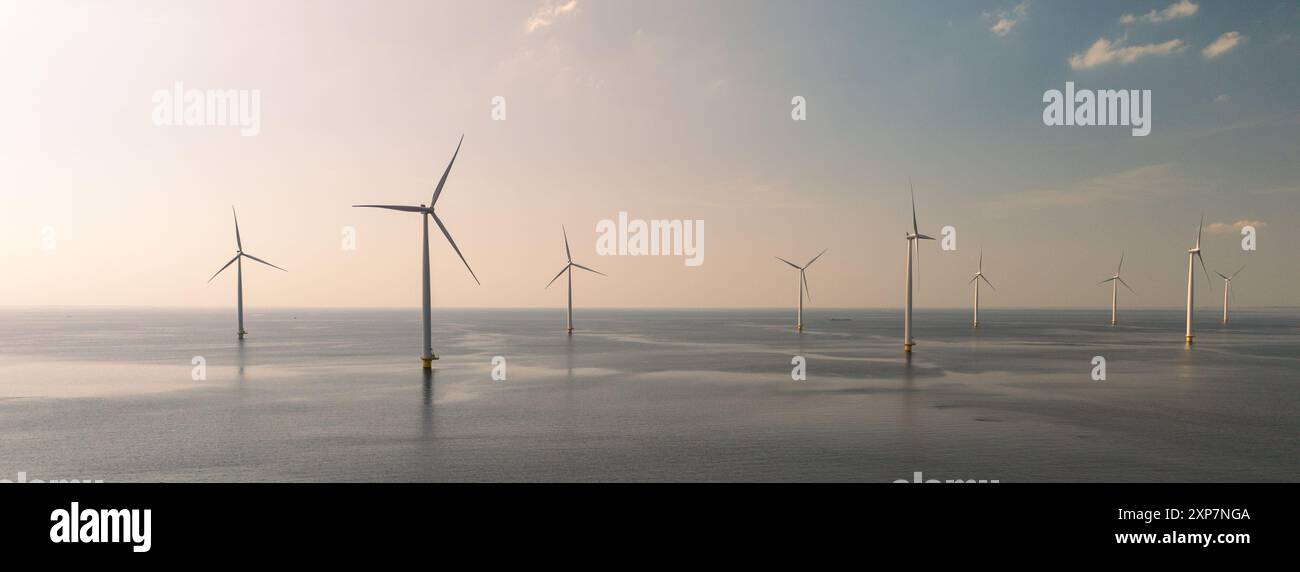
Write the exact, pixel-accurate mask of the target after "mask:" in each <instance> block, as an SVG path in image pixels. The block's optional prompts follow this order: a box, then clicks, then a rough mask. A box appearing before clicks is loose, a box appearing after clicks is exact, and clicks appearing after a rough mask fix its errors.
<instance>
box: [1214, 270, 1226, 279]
mask: <svg viewBox="0 0 1300 572" xmlns="http://www.w3.org/2000/svg"><path fill="white" fill-rule="evenodd" d="M1214 273H1215V274H1218V275H1219V278H1222V279H1224V280H1229V278H1228V277H1227V276H1224V274H1223V273H1222V272H1219V271H1218V270H1215V271H1214Z"/></svg>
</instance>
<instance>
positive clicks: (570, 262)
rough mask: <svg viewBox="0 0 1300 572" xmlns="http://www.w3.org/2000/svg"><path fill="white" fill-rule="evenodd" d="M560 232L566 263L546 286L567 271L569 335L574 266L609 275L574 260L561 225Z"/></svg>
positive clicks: (571, 324)
mask: <svg viewBox="0 0 1300 572" xmlns="http://www.w3.org/2000/svg"><path fill="white" fill-rule="evenodd" d="M560 232H562V233H564V257H565V258H566V259H568V263H566V264H565V265H564V268H561V269H560V273H559V274H556V275H555V278H552V279H551V281H550V282H547V283H546V287H547V288H550V287H551V284H554V283H555V281H556V280H559V279H560V276H561V275H562V274H564V273H565V272H568V273H569V319H568V322H567V323H568V332H569V335H573V269H574V268H575V267H576V268H581V269H583V270H586V271H587V272H595V273H596V274H599V275H601V276H609V275H608V274H605V273H604V272H601V271H599V270H592V269H590V268H587V267H586V266H583V265H581V264H578V263H577V262H574V261H573V254H571V253H570V252H569V232H568V231H567V230H564V227H563V226H561V227H560Z"/></svg>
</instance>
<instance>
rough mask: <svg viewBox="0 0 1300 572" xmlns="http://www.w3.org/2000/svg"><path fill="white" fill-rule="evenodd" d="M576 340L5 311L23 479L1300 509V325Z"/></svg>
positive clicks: (666, 314) (509, 331)
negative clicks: (1121, 485)
mask: <svg viewBox="0 0 1300 572" xmlns="http://www.w3.org/2000/svg"><path fill="white" fill-rule="evenodd" d="M1121 310H1122V309H1121ZM574 318H575V324H574V325H575V328H576V330H575V332H574V333H573V335H567V334H566V332H565V312H564V309H563V308H557V309H531V310H516V309H501V310H436V311H435V313H434V316H433V324H434V325H433V327H434V331H433V346H434V351H435V352H436V353H437V354H438V355H439V357H440V359H439V360H437V361H435V362H434V364H435V365H434V368H433V369H432V370H429V371H425V370H423V369H422V368H421V366H420V361H419V355H420V343H421V333H420V331H421V330H420V313H419V310H417V309H384V310H375V309H355V310H321V309H249V310H248V311H247V313H246V316H245V322H246V323H245V328H246V329H247V330H248V337H247V338H246V339H244V340H243V341H242V342H241V341H239V340H237V339H236V335H235V330H236V324H235V315H234V312H233V310H227V309H219V310H218V309H194V310H180V309H111V308H22V309H20V308H8V309H0V479H5V480H11V481H18V480H20V479H21V480H26V481H32V480H47V481H48V480H71V479H77V480H103V481H105V482H141V481H142V482H247V481H274V482H281V481H291V482H305V481H327V482H428V481H437V482H444V481H455V482H464V481H472V482H479V481H490V482H571V481H581V482H682V481H687V482H700V481H704V482H719V481H720V482H736V481H761V482H879V483H886V482H895V481H899V480H905V481H917V480H930V479H938V480H952V479H962V480H978V481H989V482H992V481H997V482H1000V483H1010V482H1198V481H1226V482H1297V481H1300V415H1297V413H1298V412H1300V330H1298V329H1297V328H1298V326H1300V311H1297V310H1296V309H1261V310H1236V311H1235V312H1234V314H1233V316H1232V320H1231V322H1230V323H1229V324H1227V325H1223V324H1220V323H1219V322H1220V320H1219V314H1218V312H1217V311H1214V310H1212V309H1209V308H1207V309H1205V311H1202V312H1199V313H1198V317H1197V323H1196V328H1197V336H1196V338H1195V340H1196V343H1195V344H1194V345H1192V346H1190V347H1188V346H1187V345H1186V344H1184V339H1183V313H1182V310H1181V309H1167V310H1126V311H1121V313H1120V323H1119V324H1118V325H1115V326H1111V325H1109V318H1110V313H1109V308H1104V309H1097V310H1038V309H1035V310H999V309H983V310H982V311H981V313H980V319H981V323H980V327H979V328H978V329H975V328H972V327H971V324H970V314H969V310H956V309H953V310H931V309H919V310H917V311H916V315H915V322H914V335H915V338H916V341H917V345H916V347H915V351H914V352H913V353H912V354H911V355H910V356H908V355H905V354H904V352H903V344H902V313H901V311H899V310H863V309H844V310H836V309H811V310H807V311H805V318H804V321H805V328H804V330H803V331H802V332H800V331H797V330H796V329H795V327H794V326H795V323H794V322H795V315H794V312H793V310H771V309H753V310H741V309H737V310H618V309H581V308H579V309H576V310H575V316H574ZM973 486H978V485H973Z"/></svg>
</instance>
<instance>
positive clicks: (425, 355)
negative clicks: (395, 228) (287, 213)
mask: <svg viewBox="0 0 1300 572" xmlns="http://www.w3.org/2000/svg"><path fill="white" fill-rule="evenodd" d="M464 141H465V136H464V135H461V136H460V142H457V143H456V152H455V153H452V155H451V161H450V162H449V163H447V170H445V171H443V172H442V179H439V180H438V187H437V188H436V189H434V190H433V198H431V199H429V205H428V206H427V207H426V206H425V205H423V204H421V205H420V206H407V205H352V206H353V207H357V208H375V209H389V210H394V211H402V212H412V213H420V220H421V221H423V222H424V239H423V240H421V241H420V243H421V244H422V245H423V246H424V259H423V260H424V300H423V302H424V349H423V352H422V353H421V354H420V362H421V363H422V364H423V365H424V368H425V369H430V368H432V367H433V360H436V359H438V356H437V355H435V354H434V353H433V341H432V338H433V334H432V332H431V331H430V322H431V321H432V318H431V316H430V314H429V219H430V218H432V219H433V222H435V223H437V224H438V228H439V229H441V230H442V235H443V236H445V237H447V242H448V243H449V244H451V248H452V250H455V251H456V256H459V257H460V261H461V262H462V263H464V264H465V269H466V270H469V275H470V276H471V277H473V278H474V283H476V284H481V283H480V282H479V281H478V276H475V275H474V269H473V268H470V267H469V262H468V261H466V260H465V255H464V254H461V253H460V247H458V246H456V241H455V240H453V239H452V238H451V233H450V232H448V231H447V226H446V225H444V224H442V219H440V218H438V213H436V212H434V207H435V206H436V205H437V204H438V196H439V195H441V194H442V186H443V185H444V184H446V183H447V174H448V173H451V166H452V165H453V164H455V163H456V156H457V155H459V154H460V144H461V143H463V142H464Z"/></svg>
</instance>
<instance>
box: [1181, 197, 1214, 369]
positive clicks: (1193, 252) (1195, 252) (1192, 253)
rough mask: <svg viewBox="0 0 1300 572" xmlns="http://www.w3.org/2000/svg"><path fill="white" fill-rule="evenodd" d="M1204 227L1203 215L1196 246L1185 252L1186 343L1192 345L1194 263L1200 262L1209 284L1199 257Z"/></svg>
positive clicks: (1207, 279) (1194, 296) (1202, 261)
mask: <svg viewBox="0 0 1300 572" xmlns="http://www.w3.org/2000/svg"><path fill="white" fill-rule="evenodd" d="M1203 226H1205V215H1204V214H1202V215H1201V222H1200V224H1199V225H1197V227H1196V246H1195V247H1193V248H1192V249H1190V250H1188V251H1187V331H1186V332H1185V335H1186V336H1187V343H1188V344H1189V345H1190V344H1191V343H1192V337H1193V335H1192V307H1193V306H1194V305H1195V301H1196V286H1195V285H1196V281H1195V280H1193V279H1192V278H1193V275H1194V274H1195V270H1196V261H1197V259H1199V260H1200V261H1201V270H1203V271H1204V272H1205V282H1206V283H1207V284H1208V283H1210V271H1209V270H1207V269H1206V268H1205V258H1204V257H1202V256H1201V227H1203Z"/></svg>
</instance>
